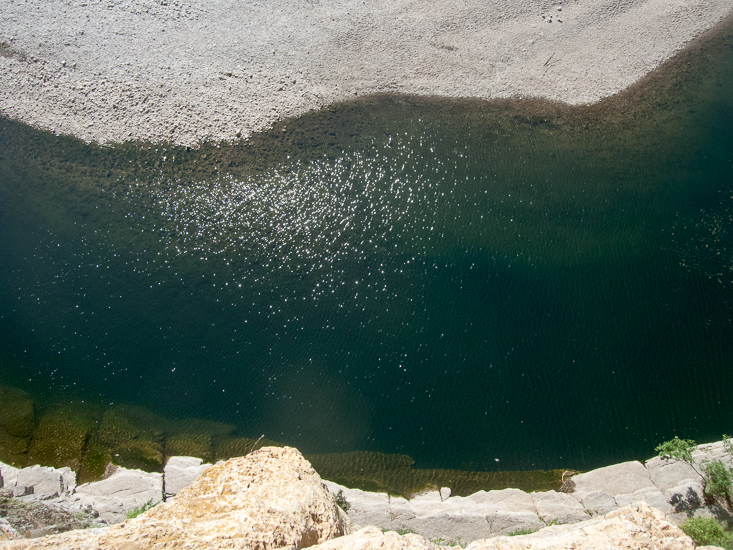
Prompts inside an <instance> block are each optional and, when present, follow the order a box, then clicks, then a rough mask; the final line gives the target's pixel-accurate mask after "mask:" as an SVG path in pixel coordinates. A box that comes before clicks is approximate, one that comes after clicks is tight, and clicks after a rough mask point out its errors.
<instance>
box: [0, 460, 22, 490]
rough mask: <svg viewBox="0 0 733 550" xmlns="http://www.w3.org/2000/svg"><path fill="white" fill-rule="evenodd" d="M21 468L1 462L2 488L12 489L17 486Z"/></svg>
mask: <svg viewBox="0 0 733 550" xmlns="http://www.w3.org/2000/svg"><path fill="white" fill-rule="evenodd" d="M19 471H20V468H15V467H14V466H11V465H10V464H5V463H4V462H0V488H5V489H12V488H13V487H15V485H16V480H17V479H18V472H19Z"/></svg>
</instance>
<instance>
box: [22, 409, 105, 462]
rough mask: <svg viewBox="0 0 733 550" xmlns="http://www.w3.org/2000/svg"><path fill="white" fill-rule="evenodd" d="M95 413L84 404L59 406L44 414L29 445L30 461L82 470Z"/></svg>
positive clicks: (28, 460)
mask: <svg viewBox="0 0 733 550" xmlns="http://www.w3.org/2000/svg"><path fill="white" fill-rule="evenodd" d="M94 426H95V416H94V415H93V414H91V413H90V412H88V411H86V410H84V408H76V407H75V408H73V409H71V408H69V409H59V410H57V411H54V412H52V413H50V414H47V415H46V416H44V417H43V418H42V419H41V421H40V423H39V424H38V428H36V430H35V432H33V439H32V440H31V443H30V447H29V448H28V459H27V463H28V464H44V465H46V466H53V467H56V468H61V467H69V468H71V469H72V470H79V468H80V467H81V463H82V455H83V454H84V449H85V447H86V443H87V441H88V440H89V437H90V436H91V434H92V430H93V429H94Z"/></svg>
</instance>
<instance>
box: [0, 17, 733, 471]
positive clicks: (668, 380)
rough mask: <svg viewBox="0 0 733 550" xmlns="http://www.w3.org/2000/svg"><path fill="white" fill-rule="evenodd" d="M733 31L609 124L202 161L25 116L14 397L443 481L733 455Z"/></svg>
mask: <svg viewBox="0 0 733 550" xmlns="http://www.w3.org/2000/svg"><path fill="white" fill-rule="evenodd" d="M730 36H731V32H730V28H728V29H727V30H725V31H724V32H722V33H721V34H720V36H718V37H717V38H716V39H715V40H711V41H710V42H709V43H707V44H706V45H704V46H702V47H701V48H700V49H699V50H696V51H694V52H691V53H689V55H688V56H687V57H684V56H682V57H683V59H677V60H675V61H674V63H673V64H672V65H673V66H672V67H671V68H667V71H668V73H669V74H668V76H665V77H664V78H662V77H659V78H658V80H660V81H661V82H656V83H654V82H652V83H646V84H645V87H644V86H641V87H638V89H635V90H631V91H630V92H628V94H627V95H626V96H622V97H619V98H616V99H614V100H613V101H609V102H606V103H603V104H601V105H599V106H595V107H589V108H587V109H584V108H579V109H569V108H564V107H562V106H557V105H551V104H544V103H541V102H524V103H522V102H503V103H488V102H470V101H465V102H455V101H454V102H448V101H439V100H426V99H418V98H400V97H386V96H385V97H378V98H371V99H366V100H361V101H357V102H354V103H350V104H344V105H338V106H334V107H332V108H331V109H327V110H324V111H321V112H318V113H313V114H311V115H307V116H305V117H302V118H301V119H298V120H292V121H283V122H282V123H281V124H279V125H278V126H276V127H275V128H274V129H273V130H272V131H271V132H268V133H267V134H263V135H261V136H256V137H255V138H253V139H252V140H251V141H250V142H249V143H248V144H244V143H239V144H220V145H219V146H217V145H212V144H206V145H204V146H202V147H201V148H200V149H198V150H187V149H185V148H178V147H172V146H164V145H149V144H123V145H120V146H117V147H103V148H100V147H97V146H93V145H85V144H83V143H80V142H78V141H76V140H73V139H70V138H65V137H56V136H53V135H51V134H48V133H44V132H39V131H35V130H32V129H29V128H27V127H24V126H22V125H20V124H17V123H14V122H11V121H7V120H2V121H0V141H2V146H1V147H0V228H1V229H0V232H1V234H2V235H3V238H2V240H0V278H1V280H2V284H1V285H0V331H1V333H2V335H3V336H2V339H1V340H0V364H2V371H0V382H2V383H6V384H11V385H16V386H19V387H22V388H23V389H26V390H28V391H30V392H32V393H35V394H36V395H38V396H40V399H41V400H46V401H48V402H51V401H54V400H57V399H59V398H68V399H76V400H80V399H84V400H91V401H96V402H100V403H103V404H105V405H108V404H110V403H121V402H126V403H135V404H140V405H143V406H145V407H147V408H149V409H151V410H154V411H156V412H158V413H159V414H164V415H166V416H169V417H179V418H185V417H199V418H209V419H212V420H218V421H222V422H228V423H231V424H234V425H236V426H237V427H238V429H239V430H240V432H241V433H242V434H246V435H248V436H249V437H255V438H256V437H258V436H259V434H261V433H264V434H266V436H267V437H268V438H270V439H273V440H276V441H280V442H283V443H286V444H290V445H294V446H297V447H298V448H299V449H301V450H302V451H303V452H307V453H332V452H349V451H361V450H368V451H380V452H384V453H401V454H406V455H409V456H411V457H413V458H414V459H415V460H416V462H417V465H418V466H419V467H422V468H453V469H464V470H520V469H528V470H529V469H552V468H561V467H572V468H579V469H590V468H593V467H597V466H600V465H605V464H609V463H611V462H615V461H621V460H627V459H643V458H648V457H649V456H651V455H652V454H653V449H654V446H655V445H656V444H658V443H660V442H661V441H663V440H665V439H669V438H671V437H673V436H674V435H680V436H683V437H688V438H694V439H697V440H699V441H706V440H715V439H719V438H720V435H721V434H722V433H729V432H730V429H731V428H730V427H731V422H732V421H733V410H731V408H730V405H729V403H728V397H729V393H730V388H731V387H732V386H731V383H732V382H733V368H732V367H733V321H732V320H731V319H732V313H733V308H732V304H733V301H732V300H731V298H733V251H732V250H731V237H732V236H733V96H732V95H731V94H730V93H729V90H731V89H733V55H731V53H733V52H732V51H731V39H730ZM693 54H694V55H693ZM675 63H676V65H675ZM688 63H689V65H688ZM652 80H653V79H652ZM497 459H498V461H497Z"/></svg>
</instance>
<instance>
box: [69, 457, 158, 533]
mask: <svg viewBox="0 0 733 550" xmlns="http://www.w3.org/2000/svg"><path fill="white" fill-rule="evenodd" d="M75 496H76V498H77V499H78V500H79V501H80V502H81V504H82V505H84V506H91V507H92V508H94V509H95V510H96V511H97V512H99V515H100V517H101V518H102V519H104V520H106V521H107V522H109V523H118V522H121V521H124V520H125V519H126V514H127V513H128V512H130V511H132V510H134V509H135V508H139V507H141V506H143V505H145V504H146V503H148V502H150V501H152V503H153V504H157V503H158V502H160V501H161V500H163V476H162V475H161V474H158V473H154V472H143V471H142V470H128V469H127V468H121V467H120V468H117V471H115V473H114V474H112V475H111V476H110V477H108V478H107V479H103V480H102V481H95V482H93V483H85V484H84V485H80V486H79V487H77V489H76V495H75Z"/></svg>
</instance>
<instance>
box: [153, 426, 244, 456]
mask: <svg viewBox="0 0 733 550" xmlns="http://www.w3.org/2000/svg"><path fill="white" fill-rule="evenodd" d="M236 429H237V428H236V426H232V425H231V424H224V423H222V422H214V421H212V420H203V419H200V418H187V419H184V420H176V421H174V422H172V423H171V428H170V431H171V433H170V436H169V437H168V439H167V440H166V443H165V454H166V456H193V457H196V458H200V459H202V460H203V461H205V462H213V458H214V448H215V447H217V446H219V445H220V444H221V442H223V441H226V440H229V439H230V438H231V435H232V434H233V433H234V432H235V431H236ZM227 458H228V457H227Z"/></svg>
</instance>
